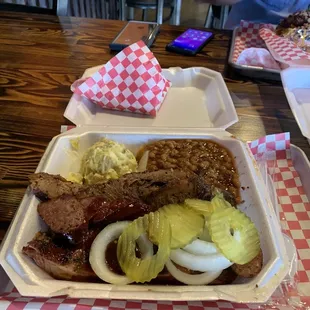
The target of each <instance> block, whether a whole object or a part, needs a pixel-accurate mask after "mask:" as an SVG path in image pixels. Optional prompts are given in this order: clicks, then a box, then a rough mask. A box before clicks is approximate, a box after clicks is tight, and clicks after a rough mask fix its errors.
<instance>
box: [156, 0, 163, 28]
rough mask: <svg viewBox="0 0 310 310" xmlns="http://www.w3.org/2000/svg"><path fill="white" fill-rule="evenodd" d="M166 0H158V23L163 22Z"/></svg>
mask: <svg viewBox="0 0 310 310" xmlns="http://www.w3.org/2000/svg"><path fill="white" fill-rule="evenodd" d="M163 12H164V0H157V23H158V24H160V25H161V24H162V23H163Z"/></svg>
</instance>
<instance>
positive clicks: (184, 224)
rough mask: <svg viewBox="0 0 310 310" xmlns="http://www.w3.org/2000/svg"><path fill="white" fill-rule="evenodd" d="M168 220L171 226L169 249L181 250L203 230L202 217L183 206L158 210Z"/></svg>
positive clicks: (172, 205) (203, 221)
mask: <svg viewBox="0 0 310 310" xmlns="http://www.w3.org/2000/svg"><path fill="white" fill-rule="evenodd" d="M159 212H160V213H163V214H164V215H165V216H166V217H167V219H168V220H169V223H170V226H171V248H172V249H179V248H183V247H184V246H186V245H187V244H189V243H190V242H192V241H193V240H194V239H195V238H197V237H198V236H199V235H200V234H201V233H202V230H203V228H204V224H205V220H204V218H203V216H202V215H200V214H198V213H197V212H196V211H194V210H191V209H190V208H187V207H185V206H183V205H177V204H171V205H166V206H164V207H162V208H161V209H160V210H159Z"/></svg>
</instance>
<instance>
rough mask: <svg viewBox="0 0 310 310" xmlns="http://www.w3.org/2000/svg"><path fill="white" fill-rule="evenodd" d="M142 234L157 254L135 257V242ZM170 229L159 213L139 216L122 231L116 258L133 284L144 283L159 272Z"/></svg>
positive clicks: (164, 258)
mask: <svg viewBox="0 0 310 310" xmlns="http://www.w3.org/2000/svg"><path fill="white" fill-rule="evenodd" d="M144 233H145V234H146V235H147V237H148V238H149V240H151V241H152V242H153V243H154V244H155V245H157V247H158V250H157V253H156V254H155V255H153V256H151V257H148V258H145V259H142V258H138V257H137V256H136V241H137V239H138V238H139V237H140V236H141V235H142V234H144ZM170 242H171V229H170V224H169V221H168V220H167V218H166V217H165V216H164V214H162V213H161V212H158V211H157V212H151V213H149V214H146V215H144V216H143V217H139V218H138V219H136V220H135V221H133V222H132V223H131V224H129V225H128V226H127V228H126V229H125V230H124V231H123V233H122V234H121V236H120V237H119V239H118V244H117V258H118V262H119V264H120V266H121V268H122V270H123V271H124V273H125V274H126V276H127V277H128V278H129V279H131V280H133V281H135V282H141V283H143V282H148V281H151V280H152V279H154V278H156V277H157V275H158V274H159V273H160V272H161V271H162V270H163V268H164V266H165V263H166V262H167V260H168V258H169V255H170Z"/></svg>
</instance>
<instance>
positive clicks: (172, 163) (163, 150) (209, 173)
mask: <svg viewBox="0 0 310 310" xmlns="http://www.w3.org/2000/svg"><path fill="white" fill-rule="evenodd" d="M144 150H148V151H149V159H148V163H147V170H149V171H156V170H160V169H181V170H190V171H192V172H195V173H197V174H199V175H202V176H203V177H204V179H205V181H206V183H208V184H211V185H214V186H216V187H218V188H220V189H223V190H227V191H229V192H230V193H231V194H233V195H234V196H235V198H236V201H237V202H238V203H240V181H239V175H238V171H237V169H236V166H235V161H234V158H233V156H232V154H231V153H230V151H229V150H227V149H226V148H225V147H224V146H222V145H220V144H218V143H216V142H214V141H211V140H198V139H197V140H196V139H180V140H179V139H177V140H160V141H157V142H154V143H151V144H149V145H147V146H146V147H145V148H144Z"/></svg>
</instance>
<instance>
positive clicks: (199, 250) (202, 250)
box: [183, 239, 219, 255]
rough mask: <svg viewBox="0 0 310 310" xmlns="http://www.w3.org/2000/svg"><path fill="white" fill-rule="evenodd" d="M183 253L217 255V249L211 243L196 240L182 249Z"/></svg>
mask: <svg viewBox="0 0 310 310" xmlns="http://www.w3.org/2000/svg"><path fill="white" fill-rule="evenodd" d="M183 250H184V251H186V252H188V253H191V254H194V255H208V254H216V253H219V250H218V248H217V247H216V246H215V244H214V243H213V242H207V241H203V240H199V239H196V240H194V241H193V242H192V243H190V244H188V245H186V246H185V247H184V248H183Z"/></svg>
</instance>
